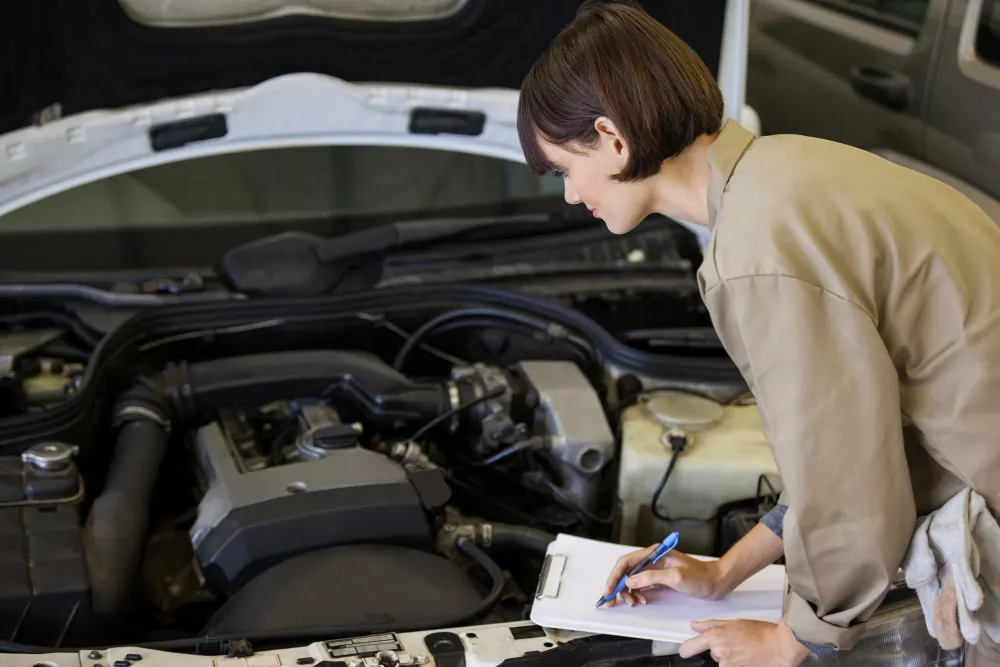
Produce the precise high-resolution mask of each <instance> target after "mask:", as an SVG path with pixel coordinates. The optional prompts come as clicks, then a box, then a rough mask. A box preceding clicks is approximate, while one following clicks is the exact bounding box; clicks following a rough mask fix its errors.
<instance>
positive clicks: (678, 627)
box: [530, 534, 785, 643]
mask: <svg viewBox="0 0 1000 667" xmlns="http://www.w3.org/2000/svg"><path fill="white" fill-rule="evenodd" d="M636 548H637V547H630V546H625V545H621V544H614V543H611V542H600V541H597V540H589V539H586V538H582V537H576V536H573V535H564V534H560V535H558V536H557V537H556V539H555V540H554V541H553V542H552V543H551V544H550V545H549V548H548V550H547V551H546V555H545V560H544V562H543V566H542V571H541V574H540V575H539V578H538V587H537V589H536V591H535V599H534V601H533V605H532V609H531V616H530V617H531V621H532V622H533V623H534V624H536V625H539V626H541V627H543V628H553V629H557V630H569V631H576V632H588V633H592V634H602V635H617V636H620V637H632V638H636V639H650V640H653V641H662V642H672V643H680V642H683V641H684V640H686V639H690V638H691V637H694V636H696V635H697V633H696V632H694V631H693V630H692V629H691V622H692V621H698V620H708V619H719V620H736V619H749V620H757V621H768V622H771V623H777V622H778V621H780V620H781V613H782V599H783V593H784V587H785V568H784V567H783V566H781V565H769V566H767V567H765V568H764V569H763V570H761V571H760V572H758V573H757V574H755V575H754V576H752V577H750V578H749V579H747V580H746V581H745V582H743V584H742V585H741V586H739V587H738V588H737V589H736V590H735V591H733V592H732V593H731V594H730V595H729V596H727V597H726V598H724V599H722V600H716V601H708V600H698V599H695V598H691V597H688V596H686V595H682V594H681V593H678V592H677V591H673V590H665V589H649V590H647V591H645V592H644V593H643V597H645V598H646V599H647V600H648V604H645V605H636V606H635V607H629V606H628V605H627V604H623V603H622V602H621V601H619V602H618V604H616V605H615V606H614V607H610V608H609V607H607V606H605V607H602V608H601V609H594V604H595V603H596V602H597V600H598V598H600V597H601V596H602V595H603V594H604V584H605V580H606V579H607V576H608V574H609V573H610V572H611V568H612V567H613V566H614V564H615V561H616V560H618V557H619V556H622V555H624V554H627V553H629V552H631V551H634V550H635V549H636ZM693 557H694V558H699V559H700V560H715V559H712V558H703V557H698V556H693Z"/></svg>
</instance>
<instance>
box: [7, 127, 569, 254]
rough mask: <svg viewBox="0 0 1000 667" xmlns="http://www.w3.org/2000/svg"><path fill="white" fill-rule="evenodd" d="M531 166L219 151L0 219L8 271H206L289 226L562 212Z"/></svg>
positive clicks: (372, 152) (557, 191)
mask: <svg viewBox="0 0 1000 667" xmlns="http://www.w3.org/2000/svg"><path fill="white" fill-rule="evenodd" d="M564 206H565V203H564V202H563V201H562V182H561V180H560V179H558V178H557V177H555V176H544V177H541V178H539V177H537V176H535V175H534V174H533V173H532V172H531V171H530V170H529V169H528V167H527V166H526V165H524V164H521V163H517V162H512V161H509V160H502V159H499V158H494V157H487V156H482V155H476V154H470V153H461V152H453V151H443V150H436V149H428V148H411V147H393V146H322V147H299V148H285V149H271V150H261V151H252V152H243V153H233V154H228V155H217V156H211V157H205V158H199V159H192V160H187V161H183V162H177V163H172V164H166V165H160V166H156V167H150V168H148V169H143V170H139V171H135V172H131V173H128V174H122V175H119V176H114V177H111V178H107V179H104V180H99V181H95V182H93V183H88V184H86V185H81V186H79V187H77V188H74V189H72V190H68V191H65V192H62V193H59V194H56V195H53V196H51V197H48V198H46V199H43V200H40V201H38V202H35V203H33V204H30V205H28V206H26V207H24V208H21V209H18V210H15V211H13V212H11V213H9V214H7V215H5V216H2V217H0V266H2V267H3V269H4V270H5V271H17V270H21V271H94V270H129V269H140V270H141V269H148V268H154V267H177V266H208V265H211V264H212V263H214V262H215V261H216V260H217V259H218V258H219V256H220V255H221V254H222V253H223V252H225V251H226V250H228V249H229V248H231V247H233V246H235V245H238V244H240V243H244V242H246V241H249V240H253V239H256V238H260V237H263V236H267V235H270V234H275V233H278V232H282V231H288V230H293V229H294V230H303V231H310V232H313V233H317V234H322V235H324V236H333V235H337V234H342V233H347V232H350V231H354V230H357V229H360V228H363V227H366V226H371V225H375V224H381V223H384V222H388V221H393V220H405V219H410V218H422V217H431V216H434V217H436V216H439V215H466V214H473V215H478V214H482V215H508V214H511V213H519V212H530V211H538V210H553V209H558V208H562V207H564Z"/></svg>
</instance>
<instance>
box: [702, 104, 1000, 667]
mask: <svg viewBox="0 0 1000 667" xmlns="http://www.w3.org/2000/svg"><path fill="white" fill-rule="evenodd" d="M708 161H709V165H710V166H711V170H712V176H711V182H710V186H709V193H708V200H709V217H710V223H711V227H712V236H711V240H710V241H709V243H708V246H707V248H706V251H705V258H704V262H703V264H702V266H701V268H700V269H699V272H698V279H699V286H700V290H701V293H702V297H703V298H704V300H705V303H706V304H707V307H708V310H709V312H710V314H711V317H712V321H713V324H714V326H715V328H716V329H717V331H718V334H719V337H720V338H721V339H722V343H723V345H724V346H725V349H726V351H727V353H728V354H729V355H730V357H732V359H733V360H734V361H735V363H736V365H737V366H738V367H739V369H740V371H741V372H742V374H743V376H744V378H745V379H746V381H747V383H748V384H749V386H750V389H751V390H752V391H753V393H754V395H755V397H756V399H757V405H758V410H759V412H760V417H761V423H762V425H763V428H764V433H765V436H766V437H767V439H768V441H769V442H770V445H771V448H772V451H773V453H774V457H775V460H776V462H777V465H778V470H779V472H780V474H781V478H782V483H783V484H784V493H783V496H782V502H783V503H785V504H787V505H788V512H787V514H786V515H785V519H784V523H783V539H784V547H785V559H786V570H787V575H788V583H789V590H788V592H787V595H786V600H785V612H786V614H787V620H788V624H789V626H790V627H791V628H792V630H793V631H795V633H796V634H797V635H798V637H799V638H800V639H803V640H805V641H809V642H814V643H817V644H823V645H827V646H833V647H836V648H850V647H851V646H852V645H853V644H854V643H855V642H856V641H857V640H858V639H859V638H860V635H861V632H862V630H863V627H864V623H865V621H867V620H868V618H869V617H870V616H871V615H872V613H873V612H874V611H875V609H876V608H877V607H878V605H879V604H880V603H881V602H882V600H883V599H884V596H885V594H886V593H887V591H888V589H889V587H890V584H891V582H892V580H893V579H894V577H895V575H896V572H897V569H898V568H899V566H900V564H901V562H902V559H903V556H904V554H905V552H906V549H907V545H908V543H909V540H910V537H911V535H912V533H913V530H914V529H915V522H916V518H917V516H918V513H925V512H929V511H931V510H934V509H937V508H938V507H940V505H942V504H943V503H944V501H945V500H946V499H947V498H948V497H950V496H951V495H952V494H953V493H955V492H957V491H958V489H959V488H961V485H962V484H963V483H964V484H965V485H967V486H969V487H971V488H972V489H973V490H974V491H977V492H978V493H980V494H981V495H982V496H983V497H984V498H985V499H986V500H987V502H988V503H989V504H990V505H991V509H992V510H993V512H994V514H1000V228H998V227H997V226H996V225H995V224H994V222H993V221H992V220H991V219H990V218H989V217H988V216H987V215H986V214H985V213H984V212H983V211H982V210H981V209H980V208H979V207H977V206H976V205H975V204H973V203H972V202H971V201H969V200H968V199H967V198H965V197H964V196H962V195H961V194H959V193H958V192H957V191H955V190H954V189H952V188H951V187H949V186H947V185H945V184H943V183H941V182H939V181H936V180H933V179H931V178H929V177H927V176H924V175H922V174H920V173H918V172H915V171H912V170H909V169H906V168H904V167H901V166H897V165H895V164H893V163H891V162H889V161H887V160H885V159H883V158H881V157H878V156H876V155H874V154H872V153H869V152H867V151H863V150H859V149H856V148H852V147H850V146H845V145H841V144H837V143H832V142H828V141H823V140H819V139H814V138H808V137H801V136H792V135H785V136H781V135H779V136H768V137H762V138H755V137H754V135H753V134H752V133H750V132H748V131H747V130H745V129H744V128H743V127H741V126H739V125H738V124H737V123H735V122H733V121H729V122H728V123H727V124H726V126H725V127H724V128H723V130H722V132H721V133H720V135H719V136H718V138H717V140H716V141H715V142H714V143H713V144H712V146H711V148H710V149H709V158H708ZM904 433H905V434H906V435H904Z"/></svg>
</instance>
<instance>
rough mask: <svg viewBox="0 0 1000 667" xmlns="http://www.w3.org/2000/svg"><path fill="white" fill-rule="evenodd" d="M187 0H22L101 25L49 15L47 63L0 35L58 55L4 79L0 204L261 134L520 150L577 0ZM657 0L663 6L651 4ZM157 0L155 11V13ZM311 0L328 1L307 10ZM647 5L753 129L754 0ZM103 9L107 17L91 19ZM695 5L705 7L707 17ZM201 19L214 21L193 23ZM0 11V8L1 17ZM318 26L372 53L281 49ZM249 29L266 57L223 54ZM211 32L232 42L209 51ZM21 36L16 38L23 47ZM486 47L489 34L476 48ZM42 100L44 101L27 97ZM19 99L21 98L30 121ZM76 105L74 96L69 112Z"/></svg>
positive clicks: (336, 46)
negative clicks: (749, 100)
mask: <svg viewBox="0 0 1000 667" xmlns="http://www.w3.org/2000/svg"><path fill="white" fill-rule="evenodd" d="M200 4H201V3H180V2H178V3H150V2H142V1H141V0H132V1H131V2H127V1H126V0H122V4H121V5H118V4H117V3H115V2H112V1H111V0H95V1H91V0H75V1H74V2H73V3H61V4H55V3H54V2H50V1H49V0H18V4H17V6H18V7H22V8H23V9H22V11H23V12H24V13H25V14H26V15H30V18H33V19H34V22H33V23H29V25H35V26H36V27H37V26H46V25H48V23H47V22H54V23H55V24H57V25H62V27H63V28H65V25H63V24H64V23H65V22H67V21H75V22H77V23H80V22H82V23H83V24H84V25H87V26H89V29H88V30H86V31H84V34H85V35H92V36H93V35H97V36H102V37H103V39H102V41H101V42H100V43H98V42H96V41H93V40H89V41H88V40H85V39H82V38H79V35H78V31H74V32H72V33H67V32H65V31H57V33H58V36H59V37H61V38H63V39H64V41H65V42H66V43H63V42H60V44H61V46H60V48H61V49H62V51H63V53H62V54H61V55H62V58H63V60H62V61H60V62H61V64H60V66H59V67H56V66H55V65H53V63H52V62H51V61H52V60H53V59H52V58H50V60H49V61H46V62H44V63H40V62H38V61H37V57H38V56H37V53H38V51H37V50H32V49H30V44H25V43H24V42H25V40H24V39H16V38H15V36H14V35H0V36H6V37H11V38H12V39H11V40H8V41H7V42H6V46H0V49H4V50H8V51H9V50H12V51H13V52H12V53H11V54H10V59H11V60H14V61H17V62H24V63H26V64H27V65H31V66H29V67H26V69H25V70H18V72H24V71H27V72H32V71H35V72H37V70H38V69H39V68H42V69H44V67H46V66H47V67H49V68H50V69H53V68H54V69H58V70H59V72H60V77H61V78H60V77H57V78H59V80H60V81H61V82H62V84H61V87H60V88H57V89H55V90H53V89H43V88H44V86H43V85H42V84H41V83H39V82H37V81H35V82H34V83H33V82H32V81H22V82H21V83H22V85H20V86H16V85H15V86H14V90H22V91H25V93H24V95H22V96H21V98H19V100H20V101H19V102H18V108H17V109H13V110H3V109H0V111H7V112H8V113H6V115H3V114H0V122H4V123H6V124H7V126H8V127H9V126H11V125H15V126H17V125H20V127H17V128H16V129H12V130H11V131H9V132H7V133H6V134H3V135H0V216H2V215H4V214H6V213H8V212H10V211H12V210H15V209H18V208H21V207H23V206H25V205H27V204H29V203H31V202H34V201H37V200H39V199H42V198H44V197H47V196H50V195H52V194H55V193H57V192H61V191H64V190H67V189H70V188H72V187H75V186H78V185H81V184H84V183H88V182H91V181H95V180H98V179H103V178H107V177H109V176H113V175H116V174H121V173H126V172H130V171H134V170H136V169H141V168H145V167H150V166H154V165H159V164H165V163H169V162H179V161H182V160H188V159H191V158H195V157H203V156H207V155H217V154H223V153H232V152H237V151H250V150H259V149H263V148H279V147H291V146H304V145H336V144H355V145H393V146H410V147H426V148H439V149H445V150H450V151H460V152H469V153H478V154H483V155H488V156H493V157H497V158H502V159H507V160H512V161H523V154H522V152H521V148H520V145H519V142H518V139H517V132H516V108H517V99H518V93H517V90H516V87H517V84H518V82H519V81H520V79H521V77H523V74H524V73H525V72H526V71H527V68H528V67H530V65H531V63H532V62H534V59H535V58H536V57H537V55H538V54H539V53H540V52H541V51H542V50H543V49H544V48H545V46H546V45H547V43H548V40H549V39H551V37H552V36H554V34H555V33H556V32H557V31H558V30H559V29H560V28H561V27H562V26H563V25H565V23H566V22H567V21H568V20H570V19H571V18H572V14H573V11H575V7H576V6H578V5H579V1H578V0H573V1H564V0H553V1H552V2H551V3H550V2H546V3H513V2H503V1H492V2H491V1H484V0H480V1H477V0H467V1H466V2H457V1H456V2H445V1H444V0H426V1H425V2H418V3H410V2H407V3H405V4H406V5H412V6H413V7H416V8H417V10H418V11H420V12H422V13H421V14H420V15H419V16H418V17H417V19H416V20H415V22H408V21H406V20H403V18H402V17H400V16H398V15H397V16H395V17H391V16H390V17H389V18H387V17H386V15H385V14H384V12H383V13H382V14H379V12H378V11H376V10H378V9H379V8H382V10H385V8H386V7H387V6H389V5H392V4H394V3H393V2H390V1H389V0H380V1H378V2H375V1H374V0H373V1H372V2H368V3H364V2H358V1H354V2H348V1H346V0H339V1H338V0H327V1H326V2H310V3H308V10H306V9H303V10H302V11H301V14H302V16H297V17H296V16H289V13H291V14H294V13H295V9H296V5H295V4H294V3H282V2H277V1H275V2H270V3H269V2H259V3H242V5H241V4H240V3H235V2H229V3H217V4H216V5H215V7H216V8H217V9H218V8H219V7H221V6H225V7H228V8H229V10H230V12H229V14H227V15H225V16H222V15H221V14H218V13H216V14H212V15H210V16H205V15H204V14H199V12H198V11H197V7H198V6H200ZM301 4H302V5H303V6H305V4H306V3H301ZM395 4H396V5H397V6H398V5H401V4H404V3H398V2H397V3H395ZM667 4H669V5H673V6H674V7H673V8H672V9H664V8H663V5H667ZM250 5H253V6H254V7H257V8H258V9H259V8H261V7H263V8H264V9H265V10H268V11H265V12H264V14H263V15H262V16H258V14H257V13H252V12H249V10H247V11H246V12H244V13H242V14H241V13H240V12H239V11H237V10H238V9H239V8H241V7H243V8H247V7H249V6H250ZM365 5H367V6H368V7H367V8H368V10H370V12H369V15H368V16H361V15H360V14H359V13H358V12H359V10H360V8H364V6H365ZM155 7H159V8H160V9H162V10H163V11H161V12H159V13H157V12H156V11H154V10H153V8H155ZM168 7H173V8H174V10H173V11H167V8H168ZM540 7H541V8H544V9H543V10H542V11H540V10H539V8H540ZM656 7H659V8H658V9H656ZM694 7H697V9H694ZM324 8H326V9H327V10H329V11H333V12H334V13H333V14H331V16H334V17H335V18H333V19H331V18H328V17H322V16H317V15H316V14H317V12H319V13H322V12H321V10H323V9H324ZM649 9H650V11H651V13H652V14H654V15H655V16H657V18H659V19H660V20H662V21H663V22H664V23H665V24H666V25H668V26H669V27H671V28H672V29H674V30H675V31H676V32H677V33H678V34H679V35H681V36H682V37H684V38H685V39H687V40H688V41H689V42H691V43H692V44H693V45H694V46H695V48H696V49H698V50H699V51H700V52H701V53H702V57H703V58H704V59H705V61H706V62H707V63H708V64H709V66H710V67H712V68H713V69H714V70H715V71H716V73H717V78H718V80H719V82H720V86H721V87H722V89H723V93H724V95H725V98H726V103H727V114H728V116H729V117H732V118H736V119H738V120H741V121H742V122H745V123H747V124H748V125H750V127H751V129H753V128H754V126H755V119H754V118H753V117H752V115H748V110H746V109H745V108H744V104H743V100H744V92H743V91H744V87H745V77H746V40H747V27H746V24H747V17H748V13H749V0H728V1H725V0H699V2H698V3H697V4H696V3H690V4H688V3H650V8H649ZM126 10H128V11H126ZM500 10H503V11H502V12H501V14H498V13H497V12H498V11H500ZM15 11H17V10H15ZM219 11H221V10H219ZM108 12H111V13H112V14H113V17H112V18H113V19H114V20H113V21H112V20H111V19H108V18H107V14H108ZM336 12H340V13H339V14H338V13H336ZM351 12H353V14H352V13H351ZM435 12H436V13H435ZM102 17H103V18H105V19H107V21H108V22H109V23H110V24H113V25H108V24H104V23H101V22H100V21H99V20H98V19H100V18H102ZM199 17H200V18H199ZM345 17H346V18H345ZM359 17H360V18H359ZM671 19H673V21H672V20H671ZM706 20H711V21H712V23H710V24H709V25H708V26H706V24H705V22H706ZM359 21H360V22H363V23H365V26H366V30H367V32H364V33H363V34H362V36H361V37H358V36H357V35H356V34H354V36H350V35H348V33H347V32H345V30H346V28H345V26H344V23H345V22H347V23H350V24H351V25H352V26H353V29H354V30H355V33H356V31H357V26H358V23H359ZM317 22H322V23H317ZM484 22H488V25H489V26H492V31H491V30H487V29H486V27H484ZM206 23H207V24H211V25H214V26H215V27H211V28H206V27H205V25H206ZM10 25H11V23H10V22H7V26H8V28H7V29H8V30H9V29H10V28H9V26H10ZM192 25H194V26H197V27H193V28H192V27H190V26H192ZM178 26H181V27H178ZM372 26H374V27H372ZM0 30H4V28H0ZM38 30H41V32H40V33H39V32H38ZM324 30H326V31H327V32H323V31H324ZM504 30H507V31H508V34H507V37H509V38H510V39H508V40H506V41H505V40H504V39H500V40H499V41H498V39H497V35H496V34H494V33H497V32H499V33H501V37H502V36H503V34H502V33H503V31H504ZM513 30H517V31H519V32H518V33H517V35H518V39H514V38H513V37H512V36H511V35H512V34H513V33H510V32H509V31H513ZM205 31H209V32H210V33H211V34H206V33H205ZM392 31H395V32H396V33H400V32H401V33H402V34H403V35H409V36H410V38H411V39H412V40H413V41H414V43H415V46H414V47H413V48H415V49H416V51H415V53H416V55H414V53H407V52H406V49H407V46H406V45H405V44H404V45H403V46H399V45H395V44H394V45H392V46H385V45H384V44H381V42H380V40H383V39H384V38H385V37H386V35H387V34H390V33H392ZM317 32H320V33H322V37H323V38H324V39H327V40H329V39H331V38H333V39H336V38H338V37H339V38H340V39H341V40H346V41H334V42H330V41H327V42H326V48H327V50H329V51H331V52H332V53H334V54H336V53H342V52H344V51H345V50H347V49H352V50H353V52H354V56H353V57H354V59H356V58H358V56H359V55H361V56H364V55H365V54H366V53H367V54H369V55H371V56H372V57H373V58H374V57H375V56H374V55H372V54H376V53H377V54H381V56H380V59H379V58H376V61H375V62H372V61H371V59H369V60H367V61H366V62H365V63H362V64H358V63H357V62H355V61H354V60H353V59H352V60H350V61H347V60H343V61H338V59H337V58H335V57H332V56H331V57H327V58H320V57H318V56H316V57H315V58H314V59H312V60H310V59H309V58H307V57H301V58H299V59H296V58H295V57H291V56H289V55H288V54H289V53H292V52H294V53H297V54H299V55H301V54H302V53H305V52H308V51H309V50H310V48H312V46H313V45H312V43H311V42H310V40H311V39H313V38H314V37H315V36H316V33H317ZM234 35H235V36H234ZM248 35H249V36H248ZM398 36H399V35H398V34H397V37H398ZM36 37H37V38H38V39H40V40H41V41H43V42H44V39H43V37H47V38H49V39H55V38H54V37H52V36H51V35H48V34H47V33H45V32H44V30H42V29H40V28H39V29H37V30H36ZM251 37H252V39H251ZM116 40H117V41H116ZM290 40H291V41H296V40H297V41H299V42H301V43H300V44H299V46H300V48H299V49H293V50H292V51H290V50H289V41H290ZM519 40H520V41H519ZM246 41H250V42H252V43H253V45H254V46H255V47H256V48H257V50H258V51H259V50H261V49H263V50H264V52H265V53H270V54H271V55H272V56H273V59H274V60H275V61H276V63H270V64H269V65H268V66H266V67H264V66H261V65H260V62H258V61H255V60H253V59H251V60H250V61H249V62H246V63H244V65H245V66H244V67H238V66H236V65H235V64H234V62H229V64H228V65H227V64H226V63H227V62H228V61H232V60H233V58H238V57H239V56H240V53H241V49H243V48H245V47H246V43H245V42H246ZM446 42H447V43H449V44H452V47H451V48H450V49H449V53H448V54H445V55H446V56H447V58H444V59H442V58H441V54H440V53H437V52H432V51H428V49H429V48H430V46H431V45H432V44H437V45H438V46H441V45H442V44H444V43H446ZM501 42H502V44H503V46H502V47H501V45H500V43H501ZM0 43H3V40H2V39H0ZM219 43H222V44H224V45H226V46H227V49H226V50H224V51H213V50H212V49H213V48H215V47H216V46H217V45H218V44H219ZM454 44H458V46H454ZM19 45H20V47H23V49H27V50H22V51H18V49H19ZM50 45H51V43H50ZM463 45H464V46H463ZM88 46H91V47H93V49H88V48H86V47H88ZM489 48H492V49H494V50H493V51H491V52H489V53H488V54H484V49H489ZM94 49H96V53H95V52H94ZM714 49H717V51H715V50H714ZM29 54H32V55H30V57H29ZM87 54H90V55H87ZM102 54H103V55H102ZM112 55H116V57H117V58H118V61H119V64H120V67H118V69H117V70H114V69H112V70H110V71H104V72H102V74H103V75H104V77H103V78H102V77H99V76H97V75H96V74H95V73H94V71H93V69H92V68H93V67H96V65H95V64H94V63H97V62H100V63H101V64H102V65H104V66H105V67H111V65H110V63H111V62H113V60H112V58H111V56H112ZM193 55H194V56H197V57H198V58H200V59H201V63H202V65H203V67H202V69H199V70H191V69H190V67H191V57H192V56H193ZM50 56H51V53H50ZM168 56H169V57H170V58H173V59H175V60H171V61H170V67H169V68H168V69H165V70H164V69H155V70H145V71H144V72H143V76H139V75H138V74H137V72H136V63H135V60H136V59H139V60H140V61H143V60H144V61H145V63H146V64H147V65H149V64H150V63H163V62H166V60H165V59H166V58H167V57H168ZM101 58H104V60H101ZM206 59H211V60H206ZM219 59H221V61H222V62H221V63H220V62H219ZM414 59H415V60H416V62H414ZM470 59H471V61H470ZM80 60H82V61H83V62H78V61H80ZM258 60H259V59H258ZM206 62H210V63H211V64H209V65H206V64H205V63H206ZM88 63H89V64H90V67H88ZM206 68H207V69H206ZM193 71H197V72H198V76H194V75H193V74H192V72H193ZM12 73H13V72H12V70H9V71H8V72H7V74H2V75H0V76H10V75H11V74H12ZM49 74H51V72H49ZM13 75H14V76H17V75H18V74H17V73H13ZM376 75H378V76H377V77H376ZM111 77H113V81H112V82H111V83H109V81H108V79H109V78H111ZM88 78H89V79H90V80H91V82H92V83H93V85H92V86H89V87H88V86H84V85H82V83H81V79H82V80H83V81H87V80H88ZM359 79H367V81H364V80H359ZM421 79H423V80H424V81H425V82H423V81H420V80H421ZM372 80H378V81H386V82H385V83H371V81H372ZM44 81H45V82H50V79H49V78H45V79H44ZM244 82H246V85H229V84H238V83H244ZM14 83H17V82H16V81H15V82H14ZM456 83H457V84H461V85H456ZM31 84H33V85H31ZM12 85H13V84H12ZM192 91H193V92H192ZM53 95H55V96H54V97H53ZM43 101H44V102H47V104H45V105H44V106H39V105H41V104H42V103H43ZM26 108H32V109H33V113H32V114H31V115H30V120H31V122H30V124H27V125H25V121H27V120H28V119H29V116H26V115H25V114H26ZM73 109H78V111H77V112H76V113H66V112H67V111H69V110H73ZM0 127H2V126H0ZM0 224H2V220H0Z"/></svg>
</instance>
